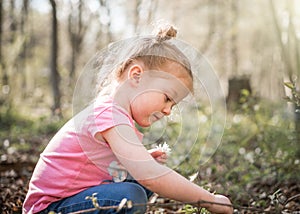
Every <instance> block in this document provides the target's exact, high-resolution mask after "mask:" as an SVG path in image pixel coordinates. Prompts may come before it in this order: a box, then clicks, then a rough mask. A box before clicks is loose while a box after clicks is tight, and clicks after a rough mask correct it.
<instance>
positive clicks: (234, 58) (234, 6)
mask: <svg viewBox="0 0 300 214" xmlns="http://www.w3.org/2000/svg"><path fill="white" fill-rule="evenodd" d="M237 22H238V1H236V0H232V1H231V50H230V51H231V63H232V71H233V74H234V75H237V74H238V53H237V52H238V48H237V35H238V25H237Z"/></svg>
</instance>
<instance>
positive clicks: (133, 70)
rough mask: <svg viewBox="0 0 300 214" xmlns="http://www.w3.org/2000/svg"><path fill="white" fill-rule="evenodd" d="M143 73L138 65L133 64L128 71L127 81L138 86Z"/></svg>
mask: <svg viewBox="0 0 300 214" xmlns="http://www.w3.org/2000/svg"><path fill="white" fill-rule="evenodd" d="M143 72H144V70H143V68H142V67H141V66H140V65H137V64H134V65H132V66H131V67H130V68H129V70H128V79H129V80H132V81H133V83H134V84H138V83H139V82H140V79H141V76H142V73H143Z"/></svg>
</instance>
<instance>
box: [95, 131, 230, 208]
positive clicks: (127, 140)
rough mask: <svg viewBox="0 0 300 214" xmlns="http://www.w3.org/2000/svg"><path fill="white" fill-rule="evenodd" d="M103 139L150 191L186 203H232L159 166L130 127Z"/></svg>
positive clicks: (207, 205)
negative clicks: (201, 201)
mask: <svg viewBox="0 0 300 214" xmlns="http://www.w3.org/2000/svg"><path fill="white" fill-rule="evenodd" d="M101 136H102V137H103V138H104V139H105V140H106V141H107V142H108V143H109V145H110V147H111V149H112V151H113V152H114V154H115V155H116V157H117V158H118V159H119V161H120V162H121V163H122V165H123V166H124V167H125V168H126V169H127V170H128V172H129V173H130V174H131V175H132V176H133V177H134V178H135V179H136V180H137V181H138V182H139V183H140V184H141V185H143V186H145V187H146V188H148V189H149V190H151V191H153V192H156V193H157V194H159V195H161V196H164V197H168V198H172V199H174V200H178V201H182V202H197V201H200V200H205V201H211V202H217V203H226V204H230V201H229V199H228V198H226V197H225V196H222V195H213V194H211V193H210V192H208V191H206V190H204V189H203V188H201V187H199V186H197V185H196V184H194V183H192V182H190V181H189V180H187V179H186V178H184V177H183V176H181V175H179V174H178V173H176V172H175V171H173V170H171V169H170V168H168V167H166V166H164V165H161V164H159V163H157V162H156V161H155V160H154V159H153V157H152V156H151V155H150V154H149V153H148V151H147V150H146V148H145V147H144V146H143V144H142V143H141V142H140V140H139V139H138V138H137V136H136V134H135V132H134V130H133V129H132V128H131V127H130V126H127V125H118V126H116V127H114V128H111V129H109V130H106V131H104V132H102V133H97V134H96V138H98V139H100V138H101ZM201 205H202V206H203V207H206V208H207V209H208V210H210V211H211V212H214V213H232V212H233V211H232V208H231V207H228V206H220V205H212V204H201Z"/></svg>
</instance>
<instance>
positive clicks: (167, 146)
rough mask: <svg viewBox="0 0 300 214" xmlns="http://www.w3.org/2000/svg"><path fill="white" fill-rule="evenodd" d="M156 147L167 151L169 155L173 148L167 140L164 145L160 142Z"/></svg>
mask: <svg viewBox="0 0 300 214" xmlns="http://www.w3.org/2000/svg"><path fill="white" fill-rule="evenodd" d="M156 149H157V150H159V151H161V152H165V153H166V154H167V155H169V154H170V153H171V148H170V146H169V145H168V144H167V143H166V142H164V144H163V145H161V144H159V145H158V146H156Z"/></svg>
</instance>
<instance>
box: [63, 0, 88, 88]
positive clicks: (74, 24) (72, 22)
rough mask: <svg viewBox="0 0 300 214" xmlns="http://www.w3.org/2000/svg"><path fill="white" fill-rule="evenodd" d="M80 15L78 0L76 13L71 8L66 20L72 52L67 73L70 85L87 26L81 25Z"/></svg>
mask: <svg viewBox="0 0 300 214" xmlns="http://www.w3.org/2000/svg"><path fill="white" fill-rule="evenodd" d="M74 14H75V16H74ZM82 14H83V1H82V0H79V2H78V7H77V11H74V9H73V7H71V12H70V14H69V18H68V31H69V37H70V44H71V51H72V54H71V62H70V72H69V82H70V85H71V84H72V83H74V82H75V81H74V78H75V71H76V65H77V60H78V57H79V56H80V53H81V49H82V42H83V38H84V36H85V34H86V31H87V28H88V24H87V25H83V21H82Z"/></svg>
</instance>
